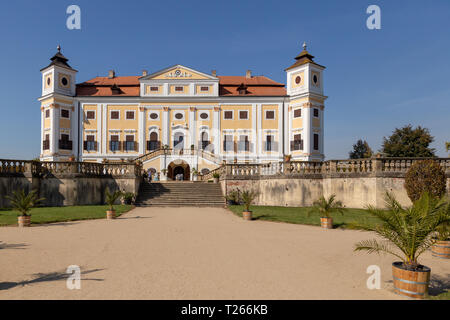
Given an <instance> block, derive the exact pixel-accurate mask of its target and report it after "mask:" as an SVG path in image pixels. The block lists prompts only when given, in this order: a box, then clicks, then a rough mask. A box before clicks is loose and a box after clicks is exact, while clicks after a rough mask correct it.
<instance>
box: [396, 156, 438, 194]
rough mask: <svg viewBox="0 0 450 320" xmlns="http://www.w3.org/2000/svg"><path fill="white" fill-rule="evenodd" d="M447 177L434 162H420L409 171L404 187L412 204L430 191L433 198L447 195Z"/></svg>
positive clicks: (414, 164)
mask: <svg viewBox="0 0 450 320" xmlns="http://www.w3.org/2000/svg"><path fill="white" fill-rule="evenodd" d="M445 184H446V177H445V173H444V171H443V170H442V169H441V167H440V166H439V164H438V163H437V162H435V161H434V160H420V161H417V162H415V163H413V165H412V166H411V167H410V168H409V169H408V171H407V172H406V177H405V184H404V187H405V189H406V192H407V193H408V197H409V198H410V199H411V201H412V202H414V201H416V200H418V199H419V198H420V196H421V195H422V193H424V192H425V191H428V193H429V194H430V195H431V196H432V197H436V198H440V197H442V196H443V195H444V194H445Z"/></svg>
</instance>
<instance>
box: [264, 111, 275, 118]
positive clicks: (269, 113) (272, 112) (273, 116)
mask: <svg viewBox="0 0 450 320" xmlns="http://www.w3.org/2000/svg"><path fill="white" fill-rule="evenodd" d="M266 119H267V120H273V119H275V111H273V110H267V111H266Z"/></svg>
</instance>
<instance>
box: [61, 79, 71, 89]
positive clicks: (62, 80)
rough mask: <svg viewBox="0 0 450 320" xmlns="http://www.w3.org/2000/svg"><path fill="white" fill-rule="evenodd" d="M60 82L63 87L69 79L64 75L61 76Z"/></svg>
mask: <svg viewBox="0 0 450 320" xmlns="http://www.w3.org/2000/svg"><path fill="white" fill-rule="evenodd" d="M61 83H62V85H63V86H64V87H65V86H67V84H68V83H69V81H68V80H67V78H66V77H62V78H61Z"/></svg>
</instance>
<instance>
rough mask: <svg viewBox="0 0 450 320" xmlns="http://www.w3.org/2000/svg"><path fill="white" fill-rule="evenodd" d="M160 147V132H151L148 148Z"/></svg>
mask: <svg viewBox="0 0 450 320" xmlns="http://www.w3.org/2000/svg"><path fill="white" fill-rule="evenodd" d="M159 148H160V143H159V141H158V133H157V132H154V131H153V132H152V133H150V141H147V150H148V151H153V150H157V149H159Z"/></svg>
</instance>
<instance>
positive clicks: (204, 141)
mask: <svg viewBox="0 0 450 320" xmlns="http://www.w3.org/2000/svg"><path fill="white" fill-rule="evenodd" d="M201 145H202V149H203V150H205V149H206V147H207V146H208V145H209V140H208V132H206V131H203V132H202V141H201Z"/></svg>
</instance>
